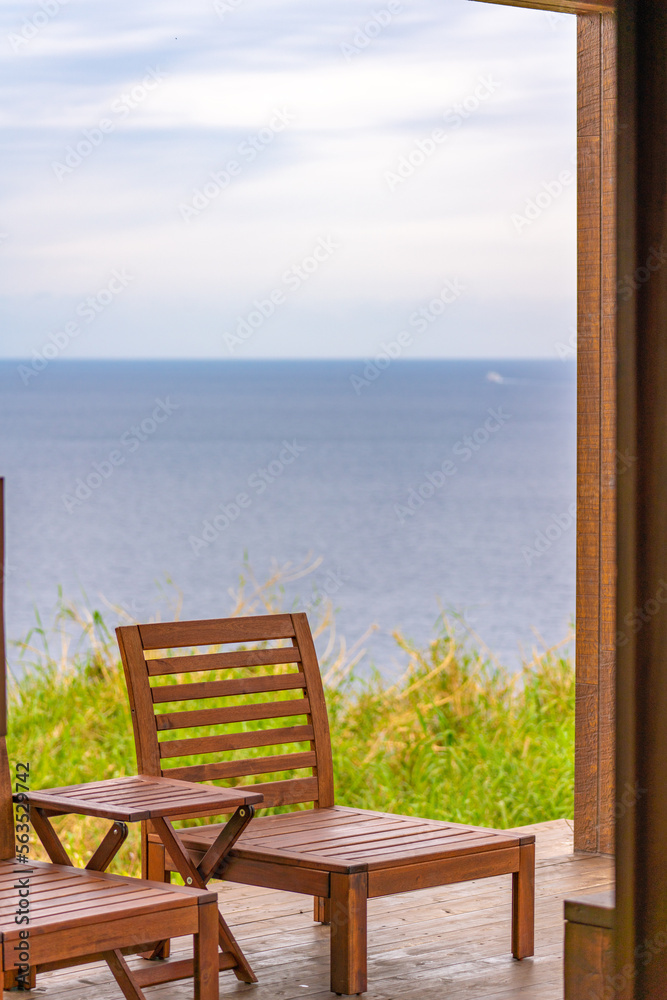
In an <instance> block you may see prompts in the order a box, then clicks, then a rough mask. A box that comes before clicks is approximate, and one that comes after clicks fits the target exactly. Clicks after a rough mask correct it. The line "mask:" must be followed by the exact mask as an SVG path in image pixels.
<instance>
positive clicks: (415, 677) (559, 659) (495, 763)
mask: <svg viewBox="0 0 667 1000" xmlns="http://www.w3.org/2000/svg"><path fill="white" fill-rule="evenodd" d="M276 579H277V578H274V580H273V581H270V583H271V584H272V585H273V586H269V585H266V586H264V587H255V589H254V591H252V592H251V594H250V595H249V596H248V595H247V594H246V593H245V592H243V591H242V592H241V598H240V599H239V600H237V602H236V606H235V607H234V608H233V611H235V612H236V613H253V612H256V611H257V610H262V611H266V610H270V611H275V610H277V608H278V605H279V603H280V593H279V592H276V591H277V588H276V586H275V584H276ZM246 584H247V581H246ZM278 590H279V588H278ZM258 605H259V607H258ZM311 617H313V618H314V619H315V620H316V622H317V624H316V628H315V632H316V634H318V635H320V636H321V637H322V641H324V644H325V646H326V653H325V656H324V657H323V673H324V674H325V687H326V694H327V702H328V706H329V714H330V724H331V733H332V745H333V757H334V774H335V781H336V795H337V801H338V802H339V803H340V804H342V805H348V806H360V807H364V808H371V809H379V810H383V811H388V812H399V813H404V814H412V815H421V816H425V817H432V818H435V819H449V820H453V821H457V822H466V823H472V824H477V825H483V826H494V827H500V828H505V827H511V826H518V825H522V824H526V823H535V822H540V821H543V820H549V819H555V818H558V817H570V816H572V813H573V785H574V774H573V772H574V671H573V667H572V663H571V662H570V660H569V659H568V658H567V657H564V656H561V655H560V654H559V652H558V650H552V651H546V652H544V653H542V654H540V655H537V654H536V655H535V656H534V657H533V659H532V661H531V662H530V663H529V664H527V665H526V666H525V667H524V669H523V671H522V672H520V673H519V674H515V675H512V674H510V673H509V672H508V671H507V670H505V669H504V668H502V667H500V666H497V665H494V664H493V663H492V662H491V661H490V660H489V658H488V657H485V656H484V655H482V654H481V653H480V652H478V651H477V650H476V649H475V648H474V647H473V646H471V645H470V643H467V642H461V641H460V640H459V639H457V638H455V635H454V633H453V632H452V631H451V630H449V629H448V628H447V626H446V625H445V624H444V623H441V624H442V628H441V631H440V632H439V634H438V635H437V636H436V638H434V639H433V641H432V642H431V643H430V644H429V645H428V646H427V647H426V648H424V649H419V648H416V647H414V646H412V645H411V644H409V643H407V642H406V641H405V640H404V639H402V638H401V637H400V636H398V635H397V636H396V642H397V652H398V653H399V654H400V656H402V658H403V659H404V662H405V672H404V674H403V676H402V677H401V679H400V680H399V681H398V682H396V683H395V684H390V683H388V682H386V681H384V680H383V679H382V678H381V677H380V675H379V673H377V672H376V673H375V674H374V675H373V676H372V677H371V678H370V680H369V679H367V680H362V679H360V678H359V677H355V676H354V664H355V662H357V661H358V659H359V655H360V649H359V648H353V649H352V650H350V651H348V650H347V649H346V648H345V645H344V643H343V642H342V641H341V640H340V639H338V637H337V636H336V633H335V617H334V616H333V613H332V610H331V608H330V607H329V608H327V607H323V606H320V607H316V608H315V609H313V612H312V613H311ZM63 624H66V625H67V627H68V632H69V633H70V634H71V631H72V628H74V627H76V628H78V629H79V630H80V632H81V637H82V639H83V640H84V641H83V643H82V644H81V646H80V651H79V652H78V653H77V652H76V651H74V650H73V649H72V647H71V646H70V645H68V644H67V643H66V642H65V643H64V644H63V645H62V646H61V648H60V649H59V651H58V653H57V654H55V653H54V652H53V651H52V649H51V648H50V647H49V645H48V642H47V635H46V632H45V630H44V629H42V628H41V626H39V625H38V627H37V628H36V629H34V630H33V632H32V634H31V635H30V636H29V637H28V638H27V639H26V641H25V642H24V643H22V644H20V645H21V651H22V657H23V660H24V662H25V664H26V669H25V673H24V675H23V677H22V679H21V682H20V684H19V683H17V682H13V683H10V692H9V737H8V747H9V754H10V763H11V762H17V761H21V762H23V763H25V762H29V764H30V779H31V787H32V788H40V787H47V786H52V785H62V784H74V783H77V782H83V781H92V780H99V779H102V778H109V777H113V776H116V775H120V774H132V773H134V772H135V769H136V764H135V754H134V742H133V737H132V726H131V722H130V715H129V709H128V704H127V696H126V692H125V683H124V680H123V675H122V668H121V666H120V663H119V659H118V655H117V649H116V644H115V638H114V637H113V636H112V634H111V633H110V632H109V630H108V629H107V626H106V625H105V623H104V620H103V618H102V616H101V615H100V614H99V613H98V612H91V611H84V612H82V611H80V610H79V609H77V608H76V607H74V606H72V605H64V604H63V605H62V606H61V610H60V613H59V618H58V625H59V626H62V625H63ZM327 640H328V641H327ZM283 669H284V668H283ZM179 679H181V678H179ZM271 697H274V696H271ZM287 697H289V695H287ZM276 724H278V725H279V724H280V723H278V722H276ZM246 725H247V724H246ZM288 749H292V748H287V747H285V748H284V749H283V751H282V752H287V750H288ZM294 749H297V748H296V747H294ZM299 749H303V747H300V748H299ZM259 752H262V753H263V752H264V751H259ZM207 759H208V760H210V759H211V758H207ZM173 763H174V764H178V763H179V762H178V761H173ZM259 780H261V779H259ZM55 824H56V826H57V828H58V830H59V832H60V833H61V836H62V838H63V841H64V843H65V845H66V847H67V848H68V850H69V852H70V856H71V857H72V859H73V861H74V862H75V863H77V864H81V863H83V862H85V860H87V858H88V857H89V856H90V853H91V850H92V849H93V848H94V847H95V846H96V845H97V843H99V840H100V837H101V835H102V831H103V829H104V828H105V824H103V823H100V821H98V820H94V819H88V818H81V817H63V818H61V819H58V820H56V821H55ZM39 856H43V855H42V854H41V853H40V851H39V848H38V845H37V844H35V843H34V842H33V857H39ZM113 870H116V871H120V872H126V873H128V872H129V873H135V874H136V873H138V871H139V858H138V830H137V828H136V826H135V828H134V829H133V830H132V831H131V835H130V838H129V840H128V843H127V844H126V845H125V847H124V849H123V851H122V852H121V854H120V855H119V858H118V859H117V860H116V862H115V864H114V868H113Z"/></svg>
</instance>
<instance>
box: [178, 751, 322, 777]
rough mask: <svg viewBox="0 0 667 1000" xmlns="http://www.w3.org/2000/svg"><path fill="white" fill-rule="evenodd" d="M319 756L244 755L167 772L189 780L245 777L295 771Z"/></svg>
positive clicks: (314, 761) (309, 764)
mask: <svg viewBox="0 0 667 1000" xmlns="http://www.w3.org/2000/svg"><path fill="white" fill-rule="evenodd" d="M316 763H317V756H316V754H314V753H311V752H310V751H308V752H306V753H284V754H274V755H273V756H269V757H243V758H240V759H237V760H227V761H217V762H215V763H212V764H201V765H195V764H193V765H192V766H191V767H176V768H173V769H171V770H169V771H168V772H167V773H168V775H169V777H170V778H176V777H178V778H180V779H181V780H186V781H187V780H189V781H213V780H215V779H216V778H244V777H245V776H246V775H250V774H276V773H277V772H278V771H294V770H297V769H298V768H301V767H315V765H316ZM199 771H202V772H203V776H202V777H194V773H193V772H199Z"/></svg>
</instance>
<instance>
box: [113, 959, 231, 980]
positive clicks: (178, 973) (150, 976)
mask: <svg viewBox="0 0 667 1000" xmlns="http://www.w3.org/2000/svg"><path fill="white" fill-rule="evenodd" d="M236 964H237V961H236V957H235V956H234V955H232V953H231V952H229V951H221V952H219V953H218V969H219V971H220V972H222V971H223V970H225V969H233V968H234V966H235V965H236ZM193 974H194V962H193V960H192V959H191V958H182V959H178V960H177V961H168V962H160V963H158V964H157V965H156V964H153V967H152V968H148V969H133V970H132V978H133V979H134V981H135V983H137V985H138V986H157V985H159V984H160V983H170V982H172V981H173V980H178V979H189V978H190V977H191V976H192V975H193Z"/></svg>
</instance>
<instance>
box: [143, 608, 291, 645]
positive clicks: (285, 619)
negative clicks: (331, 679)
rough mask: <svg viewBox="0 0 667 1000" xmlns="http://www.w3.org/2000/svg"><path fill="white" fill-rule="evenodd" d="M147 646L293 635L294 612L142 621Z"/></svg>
mask: <svg viewBox="0 0 667 1000" xmlns="http://www.w3.org/2000/svg"><path fill="white" fill-rule="evenodd" d="M139 634H140V636H141V643H142V646H143V647H144V649H177V648H179V647H183V646H217V645H219V644H222V643H225V642H261V641H262V640H264V639H291V638H292V637H293V635H294V626H293V625H292V617H291V615H253V616H252V617H248V618H217V619H216V618H211V619H204V620H202V621H189V622H156V623H155V624H152V625H139Z"/></svg>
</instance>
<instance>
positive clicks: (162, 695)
mask: <svg viewBox="0 0 667 1000" xmlns="http://www.w3.org/2000/svg"><path fill="white" fill-rule="evenodd" d="M305 687H306V678H305V676H304V675H303V674H301V673H298V674H262V676H261V677H232V678H230V679H229V680H228V681H199V682H198V683H193V684H165V685H164V686H163V687H154V688H151V693H152V695H153V703H154V704H155V705H163V704H166V703H167V702H172V701H198V700H202V699H206V698H231V697H234V696H235V695H239V694H262V693H263V692H265V691H293V690H294V689H295V688H302V689H304V690H305Z"/></svg>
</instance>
